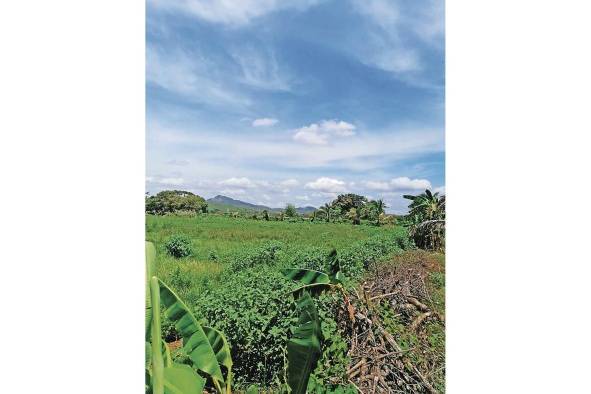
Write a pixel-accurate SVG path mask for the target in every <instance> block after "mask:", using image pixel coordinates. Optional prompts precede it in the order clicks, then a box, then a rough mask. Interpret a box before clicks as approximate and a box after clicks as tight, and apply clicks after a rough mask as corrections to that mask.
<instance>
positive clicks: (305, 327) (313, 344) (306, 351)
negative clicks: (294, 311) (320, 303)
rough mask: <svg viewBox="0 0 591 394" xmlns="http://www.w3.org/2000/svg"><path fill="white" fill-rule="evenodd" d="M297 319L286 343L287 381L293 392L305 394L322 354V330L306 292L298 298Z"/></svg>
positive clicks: (312, 303) (316, 313)
mask: <svg viewBox="0 0 591 394" xmlns="http://www.w3.org/2000/svg"><path fill="white" fill-rule="evenodd" d="M298 311H299V321H298V327H297V328H296V330H295V332H294V334H293V337H292V338H291V339H290V340H289V342H288V343H287V359H288V366H287V382H288V384H289V387H291V390H292V393H294V394H305V392H306V388H307V386H308V379H309V378H310V373H311V372H312V371H313V370H314V368H315V367H316V363H317V362H318V359H319V358H320V355H321V354H322V347H321V346H322V345H321V343H322V340H323V338H322V330H321V328H320V320H319V319H318V312H317V311H316V306H315V305H314V302H313V301H312V297H310V294H309V293H308V292H304V293H303V295H302V296H301V297H300V298H299V299H298Z"/></svg>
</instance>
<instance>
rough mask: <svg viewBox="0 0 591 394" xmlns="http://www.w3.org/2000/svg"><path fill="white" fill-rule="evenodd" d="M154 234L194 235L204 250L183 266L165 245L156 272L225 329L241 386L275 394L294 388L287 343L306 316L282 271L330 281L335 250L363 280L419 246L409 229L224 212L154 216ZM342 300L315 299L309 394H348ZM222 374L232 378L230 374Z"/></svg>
mask: <svg viewBox="0 0 591 394" xmlns="http://www.w3.org/2000/svg"><path fill="white" fill-rule="evenodd" d="M331 212H332V213H334V212H335V211H334V209H332V210H331ZM331 218H332V217H331ZM337 220H338V219H337ZM331 221H332V220H331ZM146 229H147V237H148V239H149V240H154V241H155V243H156V244H157V245H159V246H162V245H163V244H164V242H165V241H166V240H167V238H168V237H169V236H170V235H172V234H178V233H182V234H185V235H187V236H188V237H189V238H190V239H191V241H192V242H191V243H192V245H195V246H196V249H195V251H194V253H193V254H192V255H191V256H190V257H188V258H185V259H181V260H178V259H175V258H173V257H171V256H168V255H167V254H166V253H165V250H166V249H165V248H163V247H159V248H157V252H158V258H159V264H158V267H157V269H158V275H161V276H162V280H163V281H165V283H167V284H169V285H170V286H169V287H170V289H172V290H173V291H174V292H175V293H176V294H177V295H179V298H181V299H183V301H185V302H186V306H187V307H188V309H189V310H190V311H191V312H193V313H194V316H196V317H197V318H198V319H199V323H200V324H202V327H207V326H208V327H212V328H213V329H215V330H218V331H220V332H224V334H225V335H226V339H227V344H228V348H229V350H230V352H231V354H232V355H233V365H232V371H233V375H235V378H234V379H233V380H235V384H236V385H237V386H238V388H239V389H246V388H247V387H248V386H249V385H251V384H257V385H259V387H261V388H264V389H265V390H266V389H269V390H271V391H272V390H276V389H280V388H281V387H282V385H283V384H284V383H285V381H286V380H285V374H286V369H285V368H286V365H287V364H286V357H287V348H286V345H287V342H288V340H289V338H290V337H292V334H293V332H292V329H293V327H294V326H296V325H297V321H298V314H297V312H296V310H294V304H293V300H292V298H291V297H290V296H289V294H290V293H291V292H292V291H293V290H294V289H295V288H296V284H295V283H293V282H291V281H289V280H287V279H286V278H284V277H283V276H282V275H281V273H280V270H281V269H282V268H286V267H297V268H304V269H311V270H316V271H321V272H325V273H329V274H330V273H331V268H332V267H333V265H334V260H335V259H334V258H329V256H330V255H329V251H330V250H331V249H332V248H333V247H334V248H337V249H338V251H339V253H338V258H339V262H340V264H339V265H340V267H341V269H342V271H343V272H344V273H346V274H347V275H349V276H351V277H352V279H359V278H360V277H361V275H362V274H363V270H364V267H367V266H369V265H371V264H372V262H375V261H379V260H381V259H383V258H385V257H386V256H387V255H389V254H392V253H398V252H400V251H401V250H402V249H405V248H409V247H411V245H410V244H409V240H408V234H407V231H406V230H405V229H404V228H401V227H377V226H351V225H350V224H339V223H324V221H320V220H319V221H316V222H315V223H311V222H304V221H298V222H295V223H290V222H288V221H287V220H286V221H283V222H278V221H268V222H267V221H264V220H259V221H254V220H250V219H247V218H237V219H233V218H230V217H224V216H221V215H220V216H214V215H199V216H197V217H195V218H185V217H174V216H152V215H148V216H147V221H146ZM212 250H215V252H216V254H217V256H218V259H217V260H216V261H210V251H212ZM345 282H346V283H345V284H344V285H345V286H349V285H351V283H352V282H351V279H348V280H345ZM342 302H343V301H342V298H340V297H339V294H338V293H334V292H327V293H324V294H321V295H320V296H318V297H315V298H314V303H315V304H316V308H317V312H318V316H319V318H320V321H321V330H322V334H323V337H324V338H325V340H324V342H323V343H324V346H323V353H322V355H321V357H320V358H319V360H318V363H317V366H316V368H315V369H314V371H313V372H312V374H311V379H310V382H309V385H308V391H309V392H317V393H321V392H322V393H329V392H348V391H347V390H348V388H347V379H346V370H347V365H348V358H347V343H346V342H345V340H344V339H343V335H344V334H343V333H342V332H340V330H339V328H338V326H337V324H336V321H335V316H334V314H335V310H336V308H337V307H338V306H339V305H342ZM166 322H167V319H166V318H165V319H163V323H164V324H166ZM171 324H173V323H172V322H171ZM204 331H205V328H204ZM177 335H178V333H177ZM171 337H172V333H171ZM177 354H180V355H181V356H176V355H175V354H173V360H176V361H184V362H186V363H189V364H190V363H191V361H190V358H189V355H188V354H185V355H183V354H182V352H180V351H179V352H178V353H177ZM218 362H219V360H218ZM222 370H223V372H225V369H224V367H222ZM343 390H344V391H343Z"/></svg>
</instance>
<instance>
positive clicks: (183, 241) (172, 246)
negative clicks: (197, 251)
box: [164, 235, 193, 258]
mask: <svg viewBox="0 0 591 394" xmlns="http://www.w3.org/2000/svg"><path fill="white" fill-rule="evenodd" d="M164 247H165V248H166V252H167V253H168V254H169V255H171V256H173V257H176V258H181V257H187V256H190V255H191V254H192V253H193V248H192V247H191V239H190V238H189V237H187V236H185V235H173V236H171V237H169V238H168V240H167V241H166V243H165V244H164Z"/></svg>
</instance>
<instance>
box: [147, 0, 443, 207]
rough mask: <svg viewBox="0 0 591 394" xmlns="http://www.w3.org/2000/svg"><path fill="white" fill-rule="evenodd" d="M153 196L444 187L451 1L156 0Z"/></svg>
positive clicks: (393, 194)
mask: <svg viewBox="0 0 591 394" xmlns="http://www.w3.org/2000/svg"><path fill="white" fill-rule="evenodd" d="M146 36H147V41H146V76H147V81H146V109H147V113H146V123H147V140H146V144H147V152H146V153H147V174H146V188H147V191H149V192H150V193H156V192H158V191H160V190H164V189H172V188H175V189H184V190H190V191H193V192H195V193H197V194H199V195H202V196H204V197H206V198H209V197H213V196H214V195H216V194H224V195H227V196H230V197H233V198H237V199H241V200H244V201H248V202H253V203H260V204H264V205H268V206H272V207H281V206H284V205H285V204H286V203H294V204H296V205H298V206H304V205H313V206H318V205H320V204H323V203H324V202H327V201H329V200H331V199H333V198H334V197H335V196H336V195H337V194H340V193H344V192H353V193H359V194H364V195H367V196H370V197H372V198H384V200H385V201H386V203H387V204H388V206H389V207H390V208H389V209H388V211H389V212H397V213H403V212H405V211H406V205H407V201H406V200H404V199H403V198H402V194H408V193H411V194H412V193H418V192H421V191H423V190H424V189H425V188H427V187H428V188H431V189H435V190H437V191H442V192H443V191H444V190H445V177H444V175H445V174H444V161H445V152H444V123H445V122H444V94H445V90H444V87H445V80H444V77H445V72H444V71H445V51H444V47H445V45H444V13H443V1H427V0H425V1H410V0H407V1H394V0H392V1H386V0H337V1H322V0H316V1H313V0H308V1H306V0H298V1H291V0H283V1H279V0H258V1H254V0H242V1H240V2H235V1H230V0H218V1H211V0H210V1H208V0H166V1H165V0H148V3H147V25H146Z"/></svg>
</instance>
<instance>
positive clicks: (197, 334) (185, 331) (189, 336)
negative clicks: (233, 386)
mask: <svg viewBox="0 0 591 394" xmlns="http://www.w3.org/2000/svg"><path fill="white" fill-rule="evenodd" d="M159 283H160V297H161V301H162V304H163V305H164V306H165V307H166V310H165V311H164V313H165V315H166V317H168V318H169V319H170V320H171V321H172V322H174V326H175V328H176V329H177V331H178V332H179V333H180V335H181V336H182V338H183V349H184V351H185V352H186V353H187V354H188V355H189V358H190V359H191V362H192V363H193V367H195V368H196V369H198V370H200V371H203V372H205V373H206V374H208V375H210V376H211V377H212V378H213V379H215V380H217V381H219V382H223V381H224V377H223V375H222V370H221V369H220V366H219V364H218V360H217V357H216V354H215V352H214V350H213V348H212V347H211V345H210V343H209V339H208V337H207V335H205V332H204V331H203V328H202V327H201V325H200V324H199V322H198V321H197V319H196V318H195V316H193V314H192V313H191V311H190V310H189V308H188V307H187V306H186V305H185V303H184V302H183V301H181V299H180V298H179V297H178V296H177V295H176V294H175V293H174V292H173V291H172V290H171V289H170V288H169V287H168V286H167V285H166V284H165V283H164V282H162V281H161V280H159Z"/></svg>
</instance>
